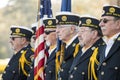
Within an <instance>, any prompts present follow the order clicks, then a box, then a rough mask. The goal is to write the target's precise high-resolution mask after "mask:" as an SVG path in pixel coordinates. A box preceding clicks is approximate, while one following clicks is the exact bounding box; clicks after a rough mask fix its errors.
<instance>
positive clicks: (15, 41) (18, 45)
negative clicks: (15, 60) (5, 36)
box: [10, 36, 23, 52]
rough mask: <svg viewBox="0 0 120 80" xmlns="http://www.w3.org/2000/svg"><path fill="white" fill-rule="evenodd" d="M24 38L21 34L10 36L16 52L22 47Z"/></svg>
mask: <svg viewBox="0 0 120 80" xmlns="http://www.w3.org/2000/svg"><path fill="white" fill-rule="evenodd" d="M22 38H23V37H21V36H11V37H10V43H11V46H12V49H13V50H14V51H15V52H18V51H19V50H20V49H21V48H22V44H21V42H22Z"/></svg>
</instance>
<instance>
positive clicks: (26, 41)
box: [2, 26, 34, 80]
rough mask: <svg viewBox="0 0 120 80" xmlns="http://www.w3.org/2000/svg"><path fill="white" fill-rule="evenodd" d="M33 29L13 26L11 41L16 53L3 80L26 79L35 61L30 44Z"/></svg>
mask: <svg viewBox="0 0 120 80" xmlns="http://www.w3.org/2000/svg"><path fill="white" fill-rule="evenodd" d="M31 36H32V30H31V29H29V28H27V27H22V26H12V27H11V36H10V43H11V45H12V48H13V50H14V55H13V56H12V58H11V59H10V61H9V63H8V65H7V67H6V69H5V71H4V73H3V75H2V80H26V79H27V76H28V72H29V71H30V69H31V68H30V67H31V64H32V61H33V54H34V52H33V49H32V47H31V46H30V39H31Z"/></svg>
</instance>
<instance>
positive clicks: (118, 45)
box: [98, 35, 120, 70]
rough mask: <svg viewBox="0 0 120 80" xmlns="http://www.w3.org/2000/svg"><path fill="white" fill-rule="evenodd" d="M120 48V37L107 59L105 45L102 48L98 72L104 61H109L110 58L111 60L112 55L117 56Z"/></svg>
mask: <svg viewBox="0 0 120 80" xmlns="http://www.w3.org/2000/svg"><path fill="white" fill-rule="evenodd" d="M119 47H120V35H119V36H118V38H117V39H116V40H115V43H114V44H113V46H112V47H111V49H110V51H109V53H108V55H107V57H106V58H104V56H105V52H103V51H104V45H103V46H102V47H101V49H100V51H101V52H100V64H99V65H98V70H99V69H100V66H101V65H102V63H103V61H105V60H108V58H110V57H111V56H112V55H114V54H115V51H117V49H118V48H119Z"/></svg>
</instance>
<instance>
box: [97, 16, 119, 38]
mask: <svg viewBox="0 0 120 80" xmlns="http://www.w3.org/2000/svg"><path fill="white" fill-rule="evenodd" d="M117 22H118V21H117V20H114V17H112V16H103V17H102V19H101V21H100V24H99V26H100V27H101V30H102V33H103V35H104V36H107V37H111V36H113V35H114V34H115V33H116V30H117V26H118V23H117Z"/></svg>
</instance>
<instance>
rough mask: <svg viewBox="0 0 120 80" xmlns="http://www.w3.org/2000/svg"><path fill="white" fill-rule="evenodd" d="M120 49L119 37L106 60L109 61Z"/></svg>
mask: <svg viewBox="0 0 120 80" xmlns="http://www.w3.org/2000/svg"><path fill="white" fill-rule="evenodd" d="M119 47H120V35H119V36H118V38H117V39H116V40H115V42H114V44H113V46H112V47H111V49H110V51H109V53H108V55H107V57H106V58H105V60H107V59H108V58H110V57H111V56H112V55H114V54H115V51H117V49H118V48H119Z"/></svg>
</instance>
